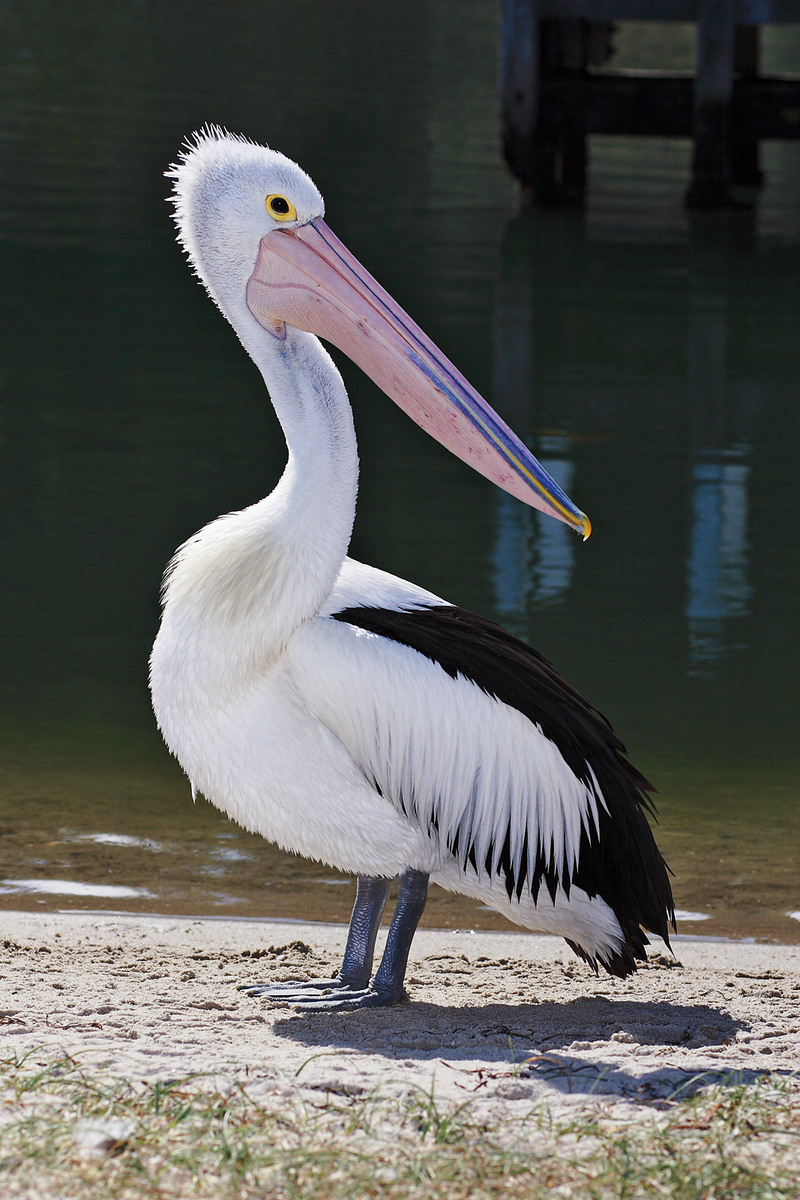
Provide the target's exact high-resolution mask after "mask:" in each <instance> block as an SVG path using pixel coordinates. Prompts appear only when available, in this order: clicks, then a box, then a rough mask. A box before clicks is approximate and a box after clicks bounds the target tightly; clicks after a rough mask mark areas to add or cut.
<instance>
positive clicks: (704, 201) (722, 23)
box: [686, 0, 736, 208]
mask: <svg viewBox="0 0 800 1200" xmlns="http://www.w3.org/2000/svg"><path fill="white" fill-rule="evenodd" d="M735 19H736V0H697V69H696V72H695V79H694V153H693V155H692V182H691V183H690V185H689V190H688V191H687V193H686V203H687V204H688V205H689V207H690V208H725V207H727V206H728V205H730V203H731V171H730V163H729V144H730V109H731V98H732V95H733V48H734V29H735Z"/></svg>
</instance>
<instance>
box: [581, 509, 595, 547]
mask: <svg viewBox="0 0 800 1200" xmlns="http://www.w3.org/2000/svg"><path fill="white" fill-rule="evenodd" d="M578 533H581V534H582V535H583V540H584V541H586V539H587V538H588V537H591V536H592V522H591V521H590V520H589V518H588V517H587V515H586V513H581V522H580V527H579V528H578Z"/></svg>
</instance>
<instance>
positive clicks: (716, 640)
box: [686, 452, 751, 668]
mask: <svg viewBox="0 0 800 1200" xmlns="http://www.w3.org/2000/svg"><path fill="white" fill-rule="evenodd" d="M742 453H744V452H742ZM749 480H750V467H749V464H748V463H747V462H736V461H733V462H731V461H719V460H717V461H714V460H710V461H708V460H707V461H703V460H700V461H699V462H695V464H694V466H693V467H692V502H691V505H692V507H691V544H690V548H689V556H688V560H687V564H686V575H687V592H688V595H687V601H686V621H687V629H688V637H689V658H690V661H691V663H692V664H693V665H694V666H695V667H698V668H699V667H702V666H708V665H709V664H711V663H713V662H714V661H715V660H716V659H718V658H720V657H721V656H722V654H724V653H725V651H726V650H730V649H733V648H736V647H739V648H741V649H745V648H746V643H744V642H743V641H742V640H741V635H740V636H739V638H738V639H737V637H736V635H735V633H734V632H733V631H732V628H731V625H730V622H731V621H733V620H735V619H736V618H741V617H745V616H746V615H747V613H748V608H749V602H750V595H751V587H750V584H749V582H748V542H747V515H748V507H749V506H748V494H747V491H748V485H749Z"/></svg>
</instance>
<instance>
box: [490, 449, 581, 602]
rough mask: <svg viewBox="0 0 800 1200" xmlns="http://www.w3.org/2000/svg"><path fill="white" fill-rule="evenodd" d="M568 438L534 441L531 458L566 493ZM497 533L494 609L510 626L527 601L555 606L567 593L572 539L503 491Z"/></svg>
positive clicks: (570, 469) (571, 473)
mask: <svg viewBox="0 0 800 1200" xmlns="http://www.w3.org/2000/svg"><path fill="white" fill-rule="evenodd" d="M568 452H569V440H568V439H567V438H565V437H558V436H549V437H542V438H541V439H540V440H539V448H538V453H537V457H538V459H539V461H540V462H541V464H542V466H543V467H544V468H545V470H546V471H548V472H549V473H550V475H552V477H553V479H555V481H556V483H558V484H560V486H561V487H562V488H563V489H564V491H565V492H566V493H567V495H568V496H569V495H571V494H572V490H573V483H574V478H575V465H574V463H572V462H570V460H569V458H568V457H567V455H568ZM496 510H497V532H496V536H495V541H494V545H493V547H492V565H493V578H494V586H495V597H496V599H495V607H496V609H497V612H498V614H499V615H500V617H501V618H502V619H503V620H504V621H505V622H507V623H509V624H511V623H513V622H514V621H515V619H517V618H518V617H519V614H520V613H523V612H525V611H527V610H528V609H529V608H530V607H531V606H532V605H539V604H555V603H557V602H558V601H559V600H562V599H563V598H564V597H565V595H566V593H567V592H568V591H569V587H570V584H571V582H572V575H573V571H574V569H575V547H576V543H577V539H576V537H575V534H574V533H573V532H572V530H571V529H568V528H567V526H566V525H562V524H561V523H560V522H557V521H554V520H553V519H552V517H548V516H546V515H545V513H541V512H539V511H538V510H536V509H532V508H526V507H523V505H521V504H520V503H519V501H517V500H514V499H513V498H512V497H511V496H508V495H507V494H506V493H505V492H501V493H498V497H497V501H496Z"/></svg>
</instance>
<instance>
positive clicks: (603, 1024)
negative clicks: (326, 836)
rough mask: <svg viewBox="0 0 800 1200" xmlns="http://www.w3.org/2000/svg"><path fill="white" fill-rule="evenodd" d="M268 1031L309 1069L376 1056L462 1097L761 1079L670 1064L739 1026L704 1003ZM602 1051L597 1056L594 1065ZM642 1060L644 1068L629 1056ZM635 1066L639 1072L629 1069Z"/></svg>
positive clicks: (467, 1010)
mask: <svg viewBox="0 0 800 1200" xmlns="http://www.w3.org/2000/svg"><path fill="white" fill-rule="evenodd" d="M273 1028H274V1030H275V1032H276V1033H278V1034H280V1035H281V1036H283V1037H286V1038H290V1039H291V1040H293V1041H295V1042H299V1043H301V1044H303V1045H306V1046H307V1047H308V1049H309V1051H310V1052H311V1054H310V1056H309V1061H310V1060H311V1058H313V1051H314V1050H315V1049H322V1048H323V1047H324V1048H325V1057H327V1055H328V1054H329V1053H331V1052H332V1053H334V1054H335V1053H336V1050H333V1051H331V1047H337V1048H339V1049H341V1051H342V1052H343V1053H350V1052H360V1053H364V1054H373V1055H374V1054H379V1055H381V1056H382V1057H383V1058H385V1059H386V1060H387V1069H388V1070H391V1067H392V1065H395V1066H396V1067H397V1068H398V1069H401V1068H402V1067H403V1065H404V1064H405V1065H409V1066H410V1065H416V1064H422V1063H424V1062H436V1061H437V1060H438V1061H439V1062H441V1063H442V1068H441V1069H446V1070H451V1071H453V1072H456V1073H457V1074H459V1075H461V1076H463V1079H457V1080H456V1082H457V1083H459V1084H460V1086H461V1087H463V1088H464V1089H465V1090H466V1091H467V1092H472V1091H477V1092H479V1091H480V1090H481V1089H483V1088H485V1087H486V1086H487V1085H488V1084H491V1083H496V1081H498V1080H509V1079H511V1080H514V1081H515V1083H516V1084H519V1085H520V1086H521V1087H522V1088H523V1090H524V1081H526V1080H533V1081H538V1082H540V1083H542V1084H547V1085H548V1086H549V1087H551V1088H555V1089H556V1090H558V1091H559V1092H564V1093H567V1092H569V1093H576V1094H586V1095H588V1094H594V1095H608V1094H614V1095H617V1096H626V1097H629V1098H631V1099H637V1100H648V1101H658V1100H664V1099H674V1098H681V1099H688V1098H689V1097H690V1096H692V1095H693V1094H694V1093H695V1092H696V1091H698V1090H699V1089H700V1088H703V1087H708V1086H709V1085H711V1084H714V1083H716V1084H722V1083H725V1084H739V1083H751V1082H753V1081H755V1080H756V1079H758V1078H760V1077H762V1076H763V1074H764V1072H763V1071H759V1070H752V1069H737V1067H735V1066H733V1065H732V1064H730V1063H727V1064H725V1065H724V1066H721V1067H720V1068H719V1069H717V1068H715V1067H714V1068H710V1069H708V1067H707V1065H706V1066H703V1067H695V1066H692V1065H691V1063H690V1064H688V1065H687V1064H686V1062H685V1060H684V1061H683V1062H681V1063H680V1064H679V1065H678V1064H676V1063H675V1062H674V1058H673V1059H672V1061H670V1059H671V1058H672V1056H669V1055H668V1053H667V1052H668V1051H669V1050H670V1049H672V1050H675V1049H677V1048H687V1049H690V1050H696V1051H700V1052H702V1051H703V1050H709V1049H715V1048H720V1047H722V1046H724V1045H726V1044H727V1043H728V1042H730V1040H731V1039H732V1038H734V1037H735V1035H736V1034H737V1032H738V1031H739V1030H741V1029H745V1028H746V1025H745V1023H744V1022H742V1021H738V1020H736V1019H735V1018H734V1017H732V1016H731V1015H730V1014H729V1013H726V1012H724V1011H722V1010H720V1009H719V1008H715V1007H713V1006H712V1005H708V1004H673V1003H669V1002H666V1001H665V1002H655V1001H636V1000H619V1001H609V1000H607V999H605V998H598V997H582V998H579V999H573V1000H566V1001H545V1002H542V1003H539V1004H530V1005H526V1004H523V1005H510V1004H485V1005H467V1006H464V1007H459V1008H450V1007H446V1006H443V1005H438V1004H427V1003H415V1004H404V1005H401V1006H399V1007H397V1008H390V1009H368V1010H361V1011H358V1012H349V1013H346V1012H344V1013H315V1014H292V1015H287V1016H285V1017H284V1016H279V1017H278V1018H277V1020H276V1021H275V1023H274V1026H273ZM601 1045H603V1046H604V1049H605V1051H606V1053H603V1054H602V1055H601V1056H600V1057H599V1058H598V1056H597V1050H598V1048H599V1047H600V1046H601ZM662 1048H663V1050H664V1051H665V1058H664V1062H663V1065H662V1064H660V1063H659V1064H658V1066H656V1067H654V1066H653V1063H652V1057H651V1055H652V1052H653V1051H657V1050H659V1049H662ZM565 1050H566V1051H567V1052H566V1053H564V1051H565ZM648 1050H649V1051H650V1053H648ZM642 1054H644V1055H645V1057H646V1059H647V1065H645V1061H644V1060H643V1059H639V1058H638V1056H639V1055H642ZM620 1055H621V1056H623V1058H622V1062H620V1061H619V1058H620ZM637 1059H638V1061H639V1063H640V1066H641V1067H643V1068H644V1069H643V1070H640V1071H637V1070H636V1069H635V1068H636V1064H637ZM613 1060H617V1061H613ZM467 1063H468V1064H469V1066H468V1067H467V1066H466V1064H467ZM476 1064H477V1065H476Z"/></svg>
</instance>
